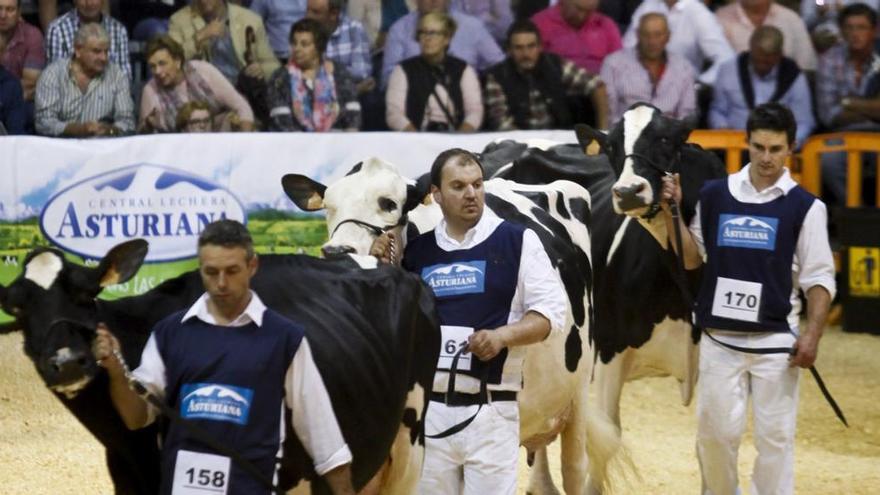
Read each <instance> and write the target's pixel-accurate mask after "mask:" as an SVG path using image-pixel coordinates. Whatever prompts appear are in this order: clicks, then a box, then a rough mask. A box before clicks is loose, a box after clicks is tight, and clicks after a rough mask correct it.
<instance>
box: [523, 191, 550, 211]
mask: <svg viewBox="0 0 880 495" xmlns="http://www.w3.org/2000/svg"><path fill="white" fill-rule="evenodd" d="M517 194H519V195H520V196H523V197H525V198H528V199H529V201H531V202H532V203H535V205H537V206H538V208H540V209H541V211H544V212H547V211H549V209H550V201H549V200H548V199H547V193H545V192H541V191H517Z"/></svg>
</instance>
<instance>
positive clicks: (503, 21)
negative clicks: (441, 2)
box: [449, 0, 513, 43]
mask: <svg viewBox="0 0 880 495" xmlns="http://www.w3.org/2000/svg"><path fill="white" fill-rule="evenodd" d="M449 8H450V10H452V11H453V12H462V13H465V14H467V15H469V16H472V17H476V18H477V19H479V20H481V21H483V25H484V26H486V29H487V30H488V31H489V34H491V35H492V37H493V38H495V41H497V42H498V43H503V42H504V40H505V39H506V38H507V29H508V28H509V27H510V25H511V24H512V23H513V10H512V9H511V8H510V0H451V3H450V6H449Z"/></svg>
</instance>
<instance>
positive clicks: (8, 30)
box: [0, 0, 46, 130]
mask: <svg viewBox="0 0 880 495" xmlns="http://www.w3.org/2000/svg"><path fill="white" fill-rule="evenodd" d="M20 2H21V0H0V65H2V66H3V67H5V68H6V69H7V70H8V71H9V72H11V73H12V75H13V76H14V77H15V78H16V79H18V80H19V82H20V83H21V88H22V90H23V91H24V99H25V101H30V102H33V101H34V91H35V90H36V88H37V79H39V78H40V72H42V71H43V68H45V67H46V50H45V48H43V34H42V33H40V30H39V29H37V27H35V26H33V25H31V24H28V23H27V22H25V21H24V19H22V18H21V7H20ZM7 130H8V129H7Z"/></svg>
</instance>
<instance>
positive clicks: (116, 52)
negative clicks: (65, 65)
mask: <svg viewBox="0 0 880 495" xmlns="http://www.w3.org/2000/svg"><path fill="white" fill-rule="evenodd" d="M73 4H74V7H75V8H74V9H73V10H71V11H70V12H68V13H66V14H64V15H63V16H61V17H59V18H57V19H55V20H54V21H52V23H51V24H49V29H48V30H47V34H46V56H47V58H48V59H49V60H48V62H49V63H51V62H54V61H55V60H58V59H60V58H70V57H71V56H72V55H73V37H74V35H76V32H77V30H79V27H80V26H81V25H83V24H86V23H89V22H95V23H99V24H101V25H102V26H103V27H104V29H105V30H106V31H107V34H108V35H109V36H110V62H111V63H114V64H116V65H118V66H119V68H120V69H122V72H123V73H125V75H126V76H127V77H128V78H129V80H130V79H131V62H130V61H129V57H128V32H127V31H126V30H125V26H123V25H122V23H121V22H119V21H117V20H116V19H114V18H112V17H110V16H109V15H104V14H103V13H102V12H101V4H102V0H74V2H73Z"/></svg>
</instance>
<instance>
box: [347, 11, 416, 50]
mask: <svg viewBox="0 0 880 495" xmlns="http://www.w3.org/2000/svg"><path fill="white" fill-rule="evenodd" d="M415 9H416V0H349V1H348V15H349V16H350V17H351V18H352V19H356V20H358V21H360V23H361V24H363V26H364V29H365V30H366V31H367V37H368V38H369V39H370V46H372V47H373V50H374V51H379V50H382V48H383V47H384V46H385V39H386V37H387V36H388V30H389V29H391V26H392V25H394V23H395V22H397V20H398V19H400V18H401V17H403V16H405V15H406V14H409V13H410V12H412V11H413V10H415Z"/></svg>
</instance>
